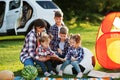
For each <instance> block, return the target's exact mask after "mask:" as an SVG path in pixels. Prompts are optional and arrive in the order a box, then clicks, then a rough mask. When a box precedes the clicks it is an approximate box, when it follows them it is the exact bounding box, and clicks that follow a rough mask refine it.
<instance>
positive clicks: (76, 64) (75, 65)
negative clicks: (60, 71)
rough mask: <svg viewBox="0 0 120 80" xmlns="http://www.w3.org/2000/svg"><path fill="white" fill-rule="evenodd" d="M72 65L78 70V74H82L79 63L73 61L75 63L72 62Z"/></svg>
mask: <svg viewBox="0 0 120 80" xmlns="http://www.w3.org/2000/svg"><path fill="white" fill-rule="evenodd" d="M71 65H72V66H73V67H74V68H75V70H76V71H77V72H78V73H79V72H81V70H80V67H79V62H78V61H73V62H71Z"/></svg>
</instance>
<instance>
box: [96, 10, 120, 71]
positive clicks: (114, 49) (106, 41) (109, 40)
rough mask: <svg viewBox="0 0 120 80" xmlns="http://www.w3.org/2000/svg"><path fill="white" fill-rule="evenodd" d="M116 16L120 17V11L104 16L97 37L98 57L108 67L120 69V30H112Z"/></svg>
mask: <svg viewBox="0 0 120 80" xmlns="http://www.w3.org/2000/svg"><path fill="white" fill-rule="evenodd" d="M115 17H120V12H113V13H110V14H108V15H107V16H106V17H105V18H104V20H103V21H102V23H101V26H100V28H99V30H98V34H97V39H96V47H95V50H96V57H97V60H98V62H99V64H100V65H101V66H103V67H104V68H106V69H120V55H119V52H120V31H112V28H113V26H114V25H113V22H114V19H115Z"/></svg>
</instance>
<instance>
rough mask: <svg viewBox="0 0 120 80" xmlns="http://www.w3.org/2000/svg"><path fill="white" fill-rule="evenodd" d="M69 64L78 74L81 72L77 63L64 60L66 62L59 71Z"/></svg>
mask: <svg viewBox="0 0 120 80" xmlns="http://www.w3.org/2000/svg"><path fill="white" fill-rule="evenodd" d="M69 64H71V65H72V66H73V67H74V68H75V70H76V71H77V72H78V73H79V72H81V69H80V67H79V62H78V61H71V60H66V61H65V62H64V63H63V64H62V66H61V68H60V70H62V71H63V70H64V69H65V67H66V66H67V65H69Z"/></svg>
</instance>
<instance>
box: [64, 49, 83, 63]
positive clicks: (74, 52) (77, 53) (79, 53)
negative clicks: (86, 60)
mask: <svg viewBox="0 0 120 80" xmlns="http://www.w3.org/2000/svg"><path fill="white" fill-rule="evenodd" d="M71 57H74V58H76V59H77V61H78V62H80V61H81V60H82V59H83V57H84V51H83V48H82V47H78V48H77V49H75V48H73V47H69V49H68V53H67V55H66V59H67V60H71Z"/></svg>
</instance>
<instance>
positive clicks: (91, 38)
mask: <svg viewBox="0 0 120 80" xmlns="http://www.w3.org/2000/svg"><path fill="white" fill-rule="evenodd" d="M73 22H74V20H73V21H69V22H66V24H67V26H68V27H69V33H73V34H74V33H79V34H81V38H82V46H84V47H86V48H88V49H89V50H91V51H92V52H93V54H94V55H95V42H96V36H97V31H98V28H99V25H100V23H89V22H75V23H73ZM23 43H24V36H0V71H1V70H6V69H7V70H11V71H13V72H14V73H15V75H16V76H18V75H20V72H21V70H22V69H23V64H21V62H20V60H19V55H20V51H21V49H22V46H23ZM95 70H102V71H109V70H106V69H104V68H102V67H101V66H100V65H99V64H98V62H97V61H96V66H95ZM53 77H58V76H53ZM63 77H75V76H74V75H73V76H69V75H65V76H63ZM84 77H87V76H86V75H85V76H84Z"/></svg>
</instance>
